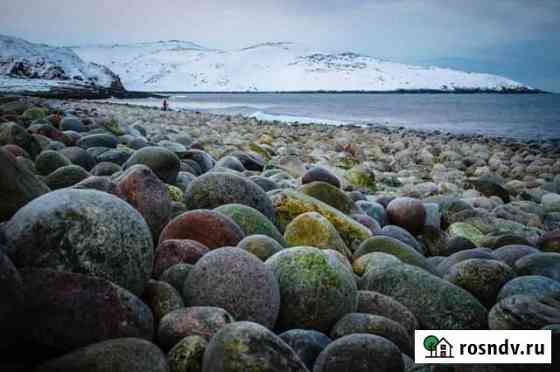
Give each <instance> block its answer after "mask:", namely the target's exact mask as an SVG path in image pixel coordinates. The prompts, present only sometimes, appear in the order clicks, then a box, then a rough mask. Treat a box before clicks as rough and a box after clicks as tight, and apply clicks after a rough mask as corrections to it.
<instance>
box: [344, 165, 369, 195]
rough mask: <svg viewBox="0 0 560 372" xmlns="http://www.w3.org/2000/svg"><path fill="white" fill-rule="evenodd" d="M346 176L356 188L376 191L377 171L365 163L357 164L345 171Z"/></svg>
mask: <svg viewBox="0 0 560 372" xmlns="http://www.w3.org/2000/svg"><path fill="white" fill-rule="evenodd" d="M345 178H346V179H347V180H348V182H349V183H350V184H351V185H352V186H354V187H355V188H362V189H366V190H368V191H376V190H377V187H376V183H375V173H373V171H371V170H370V169H369V168H368V167H367V166H365V165H363V164H359V165H356V166H354V167H352V168H351V169H349V170H347V171H346V173H345Z"/></svg>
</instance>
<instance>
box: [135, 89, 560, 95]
mask: <svg viewBox="0 0 560 372" xmlns="http://www.w3.org/2000/svg"><path fill="white" fill-rule="evenodd" d="M129 93H132V94H142V93H148V94H156V95H176V94H556V93H553V92H548V91H544V90H540V89H526V88H524V89H503V90H488V89H456V90H452V91H451V90H439V89H398V90H296V91H227V92H220V91H153V92H129Z"/></svg>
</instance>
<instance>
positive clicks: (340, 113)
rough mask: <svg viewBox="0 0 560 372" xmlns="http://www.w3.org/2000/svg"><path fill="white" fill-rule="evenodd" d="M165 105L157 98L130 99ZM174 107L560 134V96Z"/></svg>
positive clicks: (363, 98) (262, 98)
mask: <svg viewBox="0 0 560 372" xmlns="http://www.w3.org/2000/svg"><path fill="white" fill-rule="evenodd" d="M128 101H136V103H140V104H151V105H159V104H160V102H159V100H157V99H148V100H144V99H143V100H128ZM170 104H171V107H172V108H176V109H178V108H183V109H190V110H198V111H207V112H212V113H220V114H242V115H246V116H251V117H256V118H259V119H264V120H279V121H284V122H294V121H299V122H321V123H324V124H368V123H369V124H382V125H387V126H404V127H410V128H416V129H425V130H435V129H439V130H442V131H447V132H452V133H468V134H484V135H490V136H505V137H513V138H519V139H537V140H550V139H560V95H559V94H538V95H499V94H308V93H302V94H251V93H247V94H245V93H244V94H177V95H174V96H173V97H172V98H171V99H170Z"/></svg>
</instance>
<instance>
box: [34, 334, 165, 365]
mask: <svg viewBox="0 0 560 372" xmlns="http://www.w3.org/2000/svg"><path fill="white" fill-rule="evenodd" d="M34 371H35V372H75V371H80V372H130V371H142V372H168V371H169V369H168V366H167V360H166V358H165V355H164V354H163V352H162V351H161V350H160V349H159V348H158V347H157V346H156V345H154V344H152V343H151V342H149V341H146V340H141V339H138V338H120V339H116V340H108V341H103V342H99V343H96V344H92V345H88V346H86V347H83V348H81V349H78V350H75V351H72V352H71V353H69V354H66V355H63V356H61V357H59V358H56V359H53V360H50V361H48V362H46V363H44V364H42V365H41V366H39V367H37V368H36V369H35V370H34Z"/></svg>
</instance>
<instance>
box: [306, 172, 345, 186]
mask: <svg viewBox="0 0 560 372" xmlns="http://www.w3.org/2000/svg"><path fill="white" fill-rule="evenodd" d="M316 181H320V182H326V183H329V184H331V185H333V186H334V187H336V188H338V189H340V180H339V179H338V177H337V176H335V175H334V174H332V173H331V172H329V171H328V170H326V169H325V168H321V167H313V168H311V169H310V170H308V171H307V172H305V174H304V175H303V177H302V178H301V183H302V184H304V185H305V184H307V183H311V182H316Z"/></svg>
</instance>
